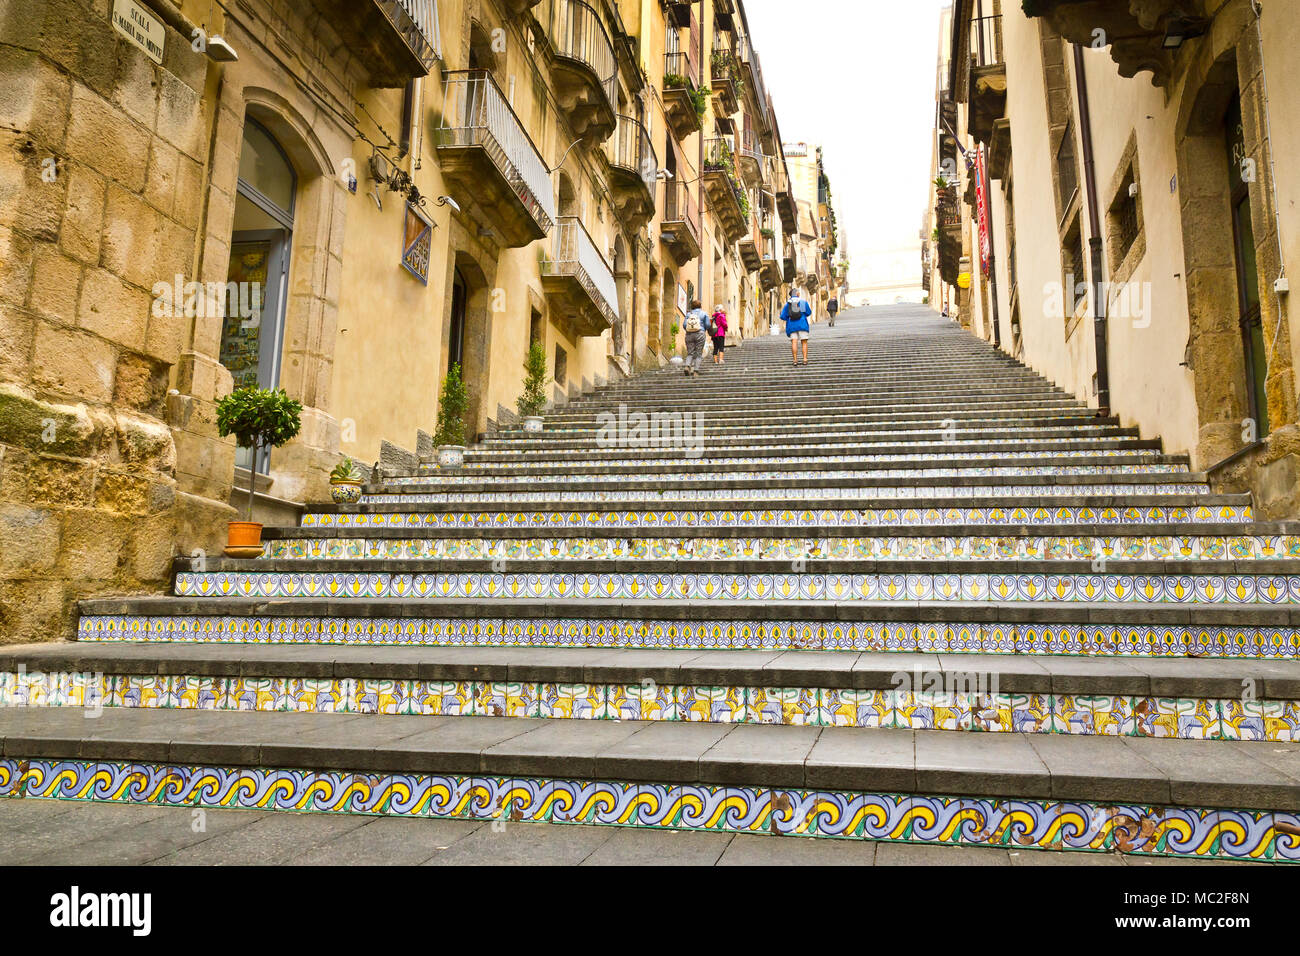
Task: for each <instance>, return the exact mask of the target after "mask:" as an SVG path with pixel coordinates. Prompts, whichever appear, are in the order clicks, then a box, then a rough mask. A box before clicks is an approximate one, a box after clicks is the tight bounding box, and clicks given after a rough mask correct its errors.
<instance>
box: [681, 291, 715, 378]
mask: <svg viewBox="0 0 1300 956" xmlns="http://www.w3.org/2000/svg"><path fill="white" fill-rule="evenodd" d="M709 321H710V320H709V313H707V312H705V311H704V308H703V306H702V305H701V303H700V300H699V299H694V300H692V302H691V311H689V312H687V313H686V319H685V320H684V321H683V322H682V330H683V331H684V332H685V333H686V374H687V375H688V376H690V375H699V374H700V365H701V364H702V363H703V362H704V343H705V341H706V340H707V339H708V336H709Z"/></svg>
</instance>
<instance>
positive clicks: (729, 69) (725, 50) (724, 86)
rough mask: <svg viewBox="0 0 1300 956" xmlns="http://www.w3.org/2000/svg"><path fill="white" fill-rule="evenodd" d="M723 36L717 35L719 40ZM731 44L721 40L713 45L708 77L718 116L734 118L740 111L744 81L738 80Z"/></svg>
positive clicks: (737, 62) (738, 74)
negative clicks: (711, 85)
mask: <svg viewBox="0 0 1300 956" xmlns="http://www.w3.org/2000/svg"><path fill="white" fill-rule="evenodd" d="M723 36H725V34H721V33H720V34H717V37H719V38H721V37H723ZM732 47H733V44H732V42H731V41H729V40H721V39H719V41H718V42H716V43H715V44H714V47H713V56H712V57H711V58H710V61H709V75H710V77H711V78H712V80H713V98H714V100H715V101H716V102H715V104H714V105H715V106H716V108H717V112H718V114H719V115H720V116H734V115H735V114H736V113H738V112H739V111H740V100H741V98H742V97H743V96H744V95H745V94H744V80H742V79H741V78H740V62H739V61H738V60H737V59H736V53H735V50H733V49H732Z"/></svg>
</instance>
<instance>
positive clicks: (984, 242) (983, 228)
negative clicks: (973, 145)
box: [975, 143, 992, 275]
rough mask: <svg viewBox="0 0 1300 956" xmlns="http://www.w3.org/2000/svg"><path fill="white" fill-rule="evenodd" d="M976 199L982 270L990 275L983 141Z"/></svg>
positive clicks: (977, 159) (977, 161)
mask: <svg viewBox="0 0 1300 956" xmlns="http://www.w3.org/2000/svg"><path fill="white" fill-rule="evenodd" d="M975 201H976V203H977V205H978V207H979V217H980V271H981V272H983V273H984V275H988V274H989V256H990V253H991V252H992V249H991V247H990V243H989V179H988V167H987V166H986V165H985V162H984V145H983V144H982V143H981V144H980V147H979V150H978V152H976V154H975Z"/></svg>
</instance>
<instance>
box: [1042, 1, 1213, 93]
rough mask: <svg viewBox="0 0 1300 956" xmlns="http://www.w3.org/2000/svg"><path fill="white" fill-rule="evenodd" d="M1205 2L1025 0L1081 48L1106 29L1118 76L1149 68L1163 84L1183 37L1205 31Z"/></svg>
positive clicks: (1169, 75)
mask: <svg viewBox="0 0 1300 956" xmlns="http://www.w3.org/2000/svg"><path fill="white" fill-rule="evenodd" d="M1208 6H1209V5H1208V4H1207V3H1206V2H1205V0H1146V2H1143V3H1137V2H1133V0H1025V4H1024V10H1025V14H1026V15H1027V16H1030V17H1043V18H1045V19H1046V20H1047V22H1048V23H1049V24H1051V26H1052V28H1053V29H1054V30H1055V31H1056V32H1057V33H1059V34H1061V36H1063V37H1065V39H1066V40H1068V41H1069V42H1071V43H1078V44H1082V45H1083V46H1085V47H1087V46H1091V45H1092V44H1093V42H1094V38H1095V37H1096V36H1097V35H1098V32H1097V31H1099V30H1100V31H1104V34H1103V35H1104V36H1106V37H1107V38H1108V39H1109V40H1110V47H1109V49H1110V57H1111V59H1112V60H1114V61H1115V62H1116V64H1118V65H1119V74H1120V76H1125V77H1133V76H1137V74H1138V73H1141V72H1143V71H1149V72H1150V73H1151V83H1152V85H1153V86H1159V87H1164V86H1168V85H1169V81H1170V79H1171V78H1172V76H1173V72H1174V60H1175V58H1176V57H1177V55H1178V51H1179V48H1180V45H1181V43H1182V41H1183V40H1185V39H1189V38H1192V37H1197V36H1201V35H1202V34H1204V33H1205V32H1206V31H1207V30H1208V29H1209V27H1210V23H1211V18H1209V17H1207V16H1206V15H1205V14H1206V10H1207V7H1208ZM1214 6H1216V7H1218V6H1222V5H1221V4H1217V5H1214Z"/></svg>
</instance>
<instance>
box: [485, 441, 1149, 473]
mask: <svg viewBox="0 0 1300 956" xmlns="http://www.w3.org/2000/svg"><path fill="white" fill-rule="evenodd" d="M646 444H647V443H645V442H642V441H641V440H640V439H637V438H635V437H633V438H630V439H627V440H620V442H619V443H618V444H616V445H614V446H613V447H608V448H602V447H591V446H590V445H589V444H588V445H579V446H578V447H573V448H556V447H551V446H549V445H544V446H543V447H540V448H537V449H535V450H534V449H518V448H471V449H469V450H468V451H467V452H466V453H465V466H466V467H474V466H478V465H518V464H529V463H539V464H545V463H551V464H567V463H569V462H572V461H575V460H576V461H588V460H595V461H604V460H606V459H613V460H622V459H634V460H637V461H655V460H662V459H682V458H686V459H693V458H705V457H707V458H709V459H715V460H724V459H739V460H740V461H741V462H744V461H747V460H750V459H753V458H759V459H762V458H782V457H789V458H798V457H800V456H804V457H807V458H809V459H811V460H815V461H834V460H835V459H836V457H838V456H844V455H853V454H858V455H909V456H916V455H927V454H928V455H943V456H945V457H965V458H971V457H975V456H979V455H998V454H999V453H1008V452H1011V453H1015V454H1017V455H1026V454H1033V453H1035V452H1037V453H1040V454H1059V453H1060V452H1086V451H1098V452H1108V451H1139V450H1140V451H1153V452H1157V453H1158V452H1159V451H1160V450H1161V449H1160V442H1159V440H1156V439H1145V438H1138V437H1135V436H1134V437H1122V436H1116V437H1098V438H1088V437H1083V438H1079V437H1074V436H1072V435H1069V434H1066V435H1064V436H1062V437H1059V438H1039V437H1027V438H1023V439H987V440H973V439H965V440H960V441H942V440H939V441H912V442H900V441H829V442H825V443H822V444H816V443H809V444H784V445H776V444H766V443H763V444H718V443H713V442H706V441H704V439H703V438H693V437H691V436H686V437H685V438H683V437H681V436H680V435H678V434H676V433H675V434H674V435H672V436H668V437H667V438H665V440H663V441H661V442H654V443H649V447H644V445H646Z"/></svg>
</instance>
